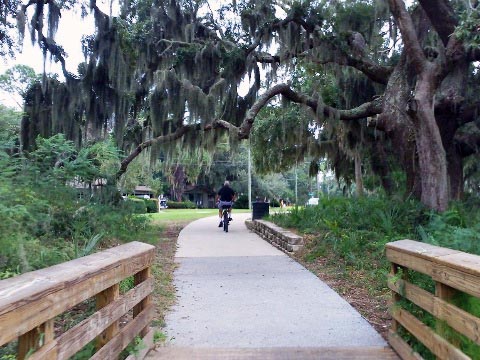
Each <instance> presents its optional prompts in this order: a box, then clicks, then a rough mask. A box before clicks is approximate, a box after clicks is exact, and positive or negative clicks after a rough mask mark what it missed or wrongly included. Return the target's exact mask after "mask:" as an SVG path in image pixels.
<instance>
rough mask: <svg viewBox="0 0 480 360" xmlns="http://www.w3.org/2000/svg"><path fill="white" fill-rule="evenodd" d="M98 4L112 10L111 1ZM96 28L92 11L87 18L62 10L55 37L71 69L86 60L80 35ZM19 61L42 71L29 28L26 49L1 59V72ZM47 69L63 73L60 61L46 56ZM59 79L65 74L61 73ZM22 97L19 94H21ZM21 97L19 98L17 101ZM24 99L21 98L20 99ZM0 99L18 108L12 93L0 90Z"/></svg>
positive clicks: (37, 71)
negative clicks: (51, 59) (65, 54)
mask: <svg viewBox="0 0 480 360" xmlns="http://www.w3.org/2000/svg"><path fill="white" fill-rule="evenodd" d="M98 3H99V7H100V8H101V9H102V11H105V12H107V13H109V9H108V5H107V4H106V1H102V2H100V1H98ZM94 30H95V27H94V21H93V15H89V16H88V17H87V18H85V19H83V20H82V19H81V16H80V13H79V12H77V13H74V12H71V11H66V12H64V13H62V18H61V20H60V23H59V27H58V31H57V35H56V37H55V40H56V41H57V43H58V44H59V45H61V46H62V47H63V48H64V50H65V51H66V53H67V55H68V57H67V58H66V59H67V60H66V66H67V70H69V71H71V72H72V73H76V72H77V66H78V64H79V63H81V62H83V61H84V57H83V53H82V48H81V43H80V41H81V38H82V36H83V35H88V34H92V33H93V32H94ZM17 64H21V65H28V66H30V67H32V68H33V69H34V70H35V72H36V73H38V74H41V73H43V66H44V62H43V54H42V51H41V50H40V48H39V46H38V45H37V44H35V45H32V42H31V41H30V34H29V30H28V28H27V27H26V29H25V38H24V41H23V49H22V52H21V53H17V54H16V57H15V58H14V59H10V58H8V59H3V60H0V74H3V73H5V71H6V70H7V69H9V68H11V67H13V66H15V65H17ZM45 68H46V72H47V73H57V74H60V75H61V74H62V70H61V66H60V65H59V64H58V63H54V62H50V61H49V59H48V56H47V62H46V64H45ZM59 78H60V79H62V78H63V76H60V77H59ZM19 98H20V97H19ZM18 100H19V99H17V101H18ZM19 102H21V100H20V101H19ZM0 103H1V104H3V105H6V106H10V107H15V108H18V105H17V103H16V101H15V100H14V99H12V97H11V95H10V94H6V93H4V92H2V91H1V90H0Z"/></svg>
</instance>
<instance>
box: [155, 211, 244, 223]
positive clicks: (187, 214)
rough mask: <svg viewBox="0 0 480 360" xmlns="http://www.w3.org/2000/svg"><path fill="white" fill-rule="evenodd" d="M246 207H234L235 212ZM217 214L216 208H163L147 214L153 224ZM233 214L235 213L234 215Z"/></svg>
mask: <svg viewBox="0 0 480 360" xmlns="http://www.w3.org/2000/svg"><path fill="white" fill-rule="evenodd" d="M249 211H250V210H248V209H234V210H233V214H235V213H246V212H249ZM214 215H218V210H217V209H165V210H162V211H161V212H159V213H155V214H148V215H147V216H148V217H149V218H150V219H151V220H152V223H153V224H154V225H167V224H169V223H178V222H180V223H188V222H190V221H193V220H197V219H201V218H204V217H208V216H214ZM234 216H235V215H234Z"/></svg>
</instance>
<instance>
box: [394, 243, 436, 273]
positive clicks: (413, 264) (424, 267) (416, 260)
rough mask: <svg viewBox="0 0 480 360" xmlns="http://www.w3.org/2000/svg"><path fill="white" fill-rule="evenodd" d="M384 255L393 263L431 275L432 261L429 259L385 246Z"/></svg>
mask: <svg viewBox="0 0 480 360" xmlns="http://www.w3.org/2000/svg"><path fill="white" fill-rule="evenodd" d="M387 245H388V244H387ZM385 255H386V256H387V259H388V260H389V261H390V262H392V263H394V264H398V265H401V266H403V267H406V268H409V269H412V270H415V271H418V272H421V273H423V274H427V275H429V276H432V273H433V262H432V261H431V260H428V259H425V258H423V257H419V256H417V255H415V254H410V253H405V252H402V251H398V250H397V249H392V248H386V250H385Z"/></svg>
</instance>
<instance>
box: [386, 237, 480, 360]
mask: <svg viewBox="0 0 480 360" xmlns="http://www.w3.org/2000/svg"><path fill="white" fill-rule="evenodd" d="M386 255H387V258H388V260H389V261H390V262H391V263H392V271H391V274H390V279H389V282H388V283H389V285H388V286H389V288H390V289H391V290H392V292H393V303H394V304H393V306H392V308H391V314H392V317H393V323H392V329H391V330H390V333H389V342H390V344H391V346H392V347H393V348H394V349H395V350H396V351H397V353H398V354H399V355H400V356H401V357H402V359H421V358H422V357H421V356H420V355H419V354H418V353H416V352H414V351H413V350H412V348H411V347H410V345H408V344H407V343H406V342H405V341H404V340H403V339H402V338H400V336H399V335H398V329H399V326H402V327H403V328H405V329H406V330H407V331H408V332H410V333H411V334H412V335H413V336H414V337H415V338H416V339H417V340H419V341H420V342H421V343H423V344H424V345H425V346H426V347H427V348H428V349H429V350H430V351H431V352H432V353H433V354H434V355H435V356H437V358H439V359H470V357H469V356H467V355H466V354H464V353H463V352H462V351H461V350H460V349H459V348H458V347H456V346H455V345H454V344H452V343H450V342H449V341H448V340H447V339H446V338H445V337H444V335H445V326H443V324H448V326H450V327H451V328H453V329H455V330H456V331H457V332H458V333H460V334H463V335H465V336H466V337H467V338H469V339H470V340H472V341H473V342H475V343H476V344H478V345H480V318H478V317H476V316H474V315H472V314H470V313H468V312H466V311H464V310H462V309H460V308H458V307H457V306H455V305H454V304H452V303H451V301H450V300H451V299H452V297H453V296H454V295H455V293H457V292H458V291H461V292H464V293H467V294H470V295H472V296H474V297H477V298H480V256H477V255H472V254H467V253H464V252H461V251H457V250H451V249H446V248H442V247H438V246H433V245H428V244H425V243H420V242H416V241H412V240H400V241H396V242H392V243H389V244H387V246H386ZM400 269H403V271H401V272H400ZM406 269H411V270H414V271H417V272H420V273H422V274H426V275H428V276H429V277H430V278H431V279H432V280H433V281H434V282H435V293H431V292H429V291H426V290H424V289H422V288H420V287H418V286H416V285H413V284H412V283H410V282H409V281H408V276H407V271H406ZM401 298H405V299H407V300H409V301H410V302H412V303H414V304H415V305H417V306H419V307H420V308H422V309H424V310H425V311H427V312H428V313H430V314H431V315H433V316H434V317H435V318H436V319H438V320H440V321H437V327H436V329H435V330H434V329H432V328H430V327H428V326H427V325H425V324H424V323H423V322H421V321H420V320H418V319H417V318H416V317H415V316H413V315H412V314H411V313H409V312H408V311H407V310H405V309H403V308H401V307H400V306H396V305H395V303H397V302H398V301H399V300H400V299H401Z"/></svg>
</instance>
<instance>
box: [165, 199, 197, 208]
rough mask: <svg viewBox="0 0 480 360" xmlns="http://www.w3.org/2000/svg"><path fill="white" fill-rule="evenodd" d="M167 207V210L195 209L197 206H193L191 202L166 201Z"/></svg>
mask: <svg viewBox="0 0 480 360" xmlns="http://www.w3.org/2000/svg"><path fill="white" fill-rule="evenodd" d="M167 206H168V208H169V209H196V208H197V205H195V204H194V203H193V202H191V201H181V202H179V201H168V202H167Z"/></svg>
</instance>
